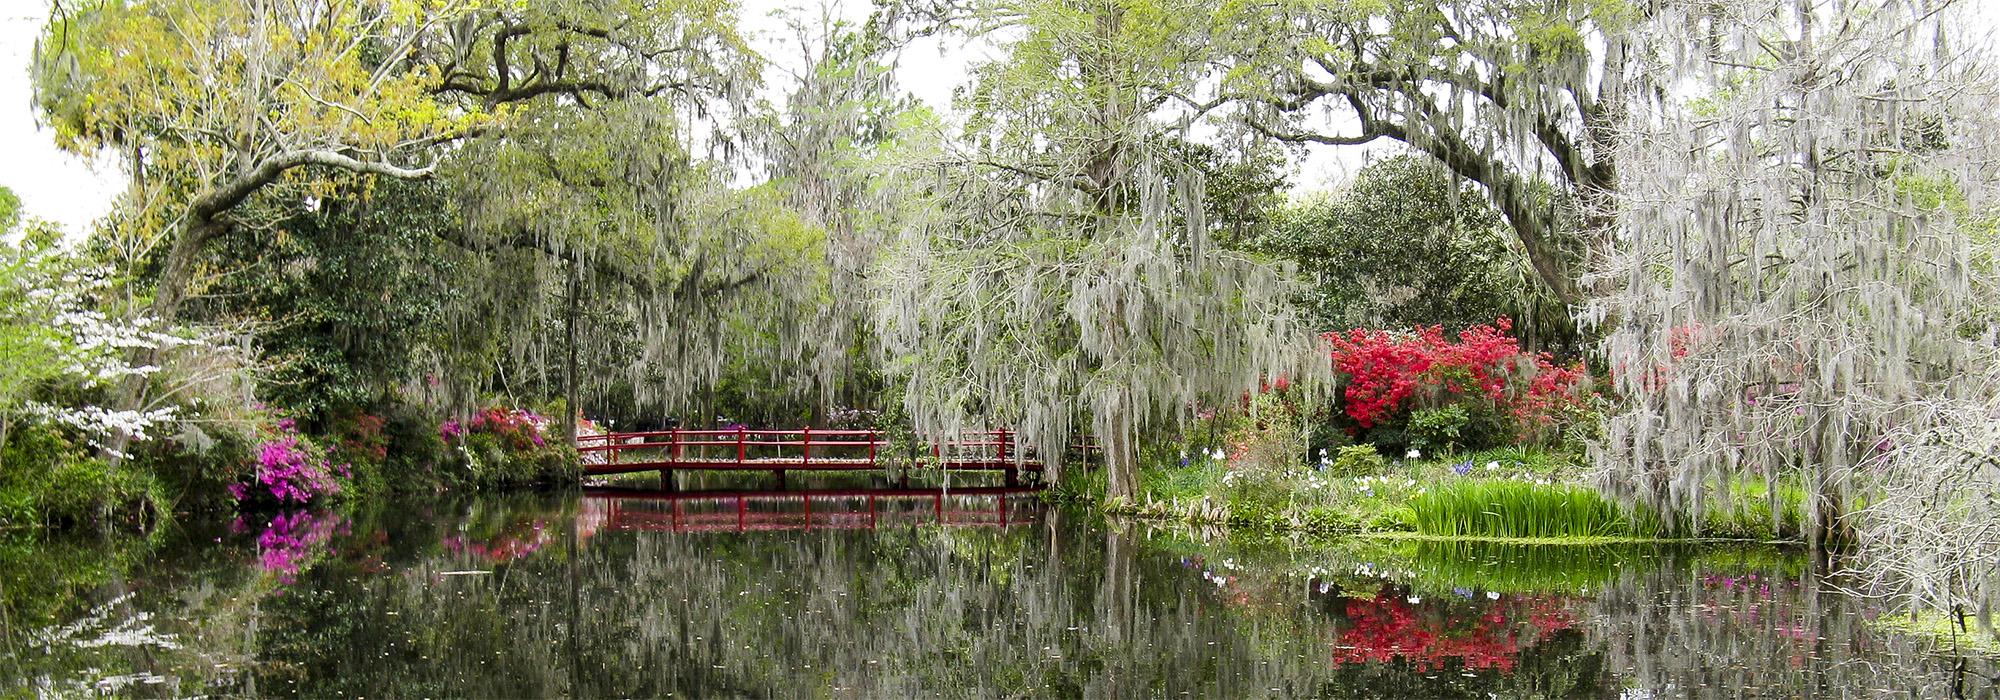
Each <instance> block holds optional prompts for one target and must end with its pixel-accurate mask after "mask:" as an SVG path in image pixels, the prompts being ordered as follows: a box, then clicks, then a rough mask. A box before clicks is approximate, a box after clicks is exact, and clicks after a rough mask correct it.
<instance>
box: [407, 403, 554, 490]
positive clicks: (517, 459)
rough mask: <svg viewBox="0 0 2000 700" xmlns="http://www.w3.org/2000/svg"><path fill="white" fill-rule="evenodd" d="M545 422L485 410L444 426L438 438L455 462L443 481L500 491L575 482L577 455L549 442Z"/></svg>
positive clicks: (522, 413)
mask: <svg viewBox="0 0 2000 700" xmlns="http://www.w3.org/2000/svg"><path fill="white" fill-rule="evenodd" d="M548 424H549V420H548V418H545V417H543V416H542V415H541V414H539V413H536V412H534V411H531V410H528V409H524V408H514V409H506V408H499V407H494V408H488V409H485V410H482V411H479V412H478V413H475V414H473V416H472V417H471V418H470V419H466V420H462V421H461V420H457V419H452V420H447V421H445V422H444V423H443V424H442V425H440V426H439V427H438V437H440V438H441V439H443V441H444V442H445V443H446V444H447V445H448V446H450V447H452V448H455V449H453V450H452V452H453V453H455V455H456V457H455V458H453V459H449V460H447V464H448V465H450V466H452V467H454V468H455V470H454V471H452V472H451V473H449V474H447V475H446V477H447V481H453V482H458V483H463V484H466V485H471V486H498V485H509V484H529V483H560V482H564V481H573V480H575V479H577V478H578V475H579V474H580V471H581V462H580V460H579V459H578V457H577V452H576V450H575V449H573V448H571V447H570V446H569V445H563V444H559V443H557V442H553V441H550V440H549V439H548V436H547V431H548Z"/></svg>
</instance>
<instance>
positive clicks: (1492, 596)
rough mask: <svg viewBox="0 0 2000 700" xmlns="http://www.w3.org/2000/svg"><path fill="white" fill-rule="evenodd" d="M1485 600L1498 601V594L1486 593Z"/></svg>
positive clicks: (1493, 592)
mask: <svg viewBox="0 0 2000 700" xmlns="http://www.w3.org/2000/svg"><path fill="white" fill-rule="evenodd" d="M1486 599H1487V600H1499V599H1500V594H1499V593H1498V592H1496V591H1487V592H1486Z"/></svg>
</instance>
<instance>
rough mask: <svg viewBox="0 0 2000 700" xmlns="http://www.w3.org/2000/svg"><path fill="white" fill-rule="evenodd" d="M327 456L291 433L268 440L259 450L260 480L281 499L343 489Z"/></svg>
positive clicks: (296, 500)
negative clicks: (332, 472) (314, 452)
mask: <svg viewBox="0 0 2000 700" xmlns="http://www.w3.org/2000/svg"><path fill="white" fill-rule="evenodd" d="M331 466H332V465H330V464H328V463H327V460H326V458H325V457H324V456H321V455H317V454H313V450H311V449H310V448H308V447H307V446H305V445H302V444H301V443H300V442H299V438H298V436H296V435H287V436H284V437H281V438H278V439H275V440H271V441H267V442H265V443H264V444H263V445H262V446H261V447H260V448H259V449H258V453H257V482H258V483H260V484H263V485H264V487H265V488H267V489H270V491H271V495H272V496H274V497H276V498H277V499H278V501H279V502H281V503H306V502H309V501H311V500H312V499H313V497H314V496H317V495H320V494H330V493H339V492H340V483H339V482H337V481H334V480H333V478H332V476H331V474H330V473H329V472H331V471H332V468H331Z"/></svg>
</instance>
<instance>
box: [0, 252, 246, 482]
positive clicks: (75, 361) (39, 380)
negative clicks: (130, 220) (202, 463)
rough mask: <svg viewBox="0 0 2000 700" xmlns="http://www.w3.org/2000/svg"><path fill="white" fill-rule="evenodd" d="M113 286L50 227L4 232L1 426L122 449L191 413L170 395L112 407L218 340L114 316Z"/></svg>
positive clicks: (0, 280) (0, 289)
mask: <svg viewBox="0 0 2000 700" xmlns="http://www.w3.org/2000/svg"><path fill="white" fill-rule="evenodd" d="M113 285H114V282H113V280H112V279H111V277H110V274H109V272H108V270H107V268H104V267H101V266H97V265H92V264H90V262H89V261H88V260H86V259H85V258H83V257H82V256H80V255H78V254H76V252H75V251H72V250H69V249H67V248H65V247H64V246H63V245H61V244H60V243H59V242H58V240H57V239H56V235H55V232H54V231H51V230H49V229H48V228H47V227H46V226H43V225H39V224H30V225H29V227H28V230H26V231H24V232H21V233H18V234H15V235H12V236H8V237H5V238H0V424H4V425H5V426H12V425H19V424H22V423H45V424H53V425H58V426H62V427H65V428H67V429H69V430H71V431H74V432H75V433H76V434H77V435H79V436H81V437H82V438H83V439H84V440H86V441H88V442H89V443H90V444H92V445H94V446H96V447H98V448H101V449H104V450H107V451H114V452H115V448H117V447H121V446H124V445H127V444H129V443H134V442H144V441H147V440H151V439H155V438H157V437H159V436H161V435H162V434H164V433H166V432H167V431H168V428H169V427H170V426H173V425H175V424H176V423H177V421H178V420H179V419H181V418H183V417H184V414H185V411H186V409H185V408H184V407H183V406H181V405H178V403H179V402H178V398H177V396H176V395H171V394H169V395H163V396H161V397H158V398H155V399H153V400H152V401H150V402H148V403H146V404H144V405H140V406H136V407H129V408H120V407H112V406H107V405H106V404H109V403H111V401H110V400H109V398H110V397H111V396H113V395H114V394H116V393H117V391H118V389H119V388H120V387H121V386H122V385H124V384H125V383H127V382H130V381H132V380H134V379H135V378H141V377H148V376H151V375H154V374H157V373H159V372H161V367H160V363H162V362H163V361H164V360H166V359H167V358H171V357H174V356H175V355H177V354H179V353H180V352H181V351H184V350H186V349H190V348H201V347H208V346H209V345H210V343H209V342H208V341H207V340H204V339H203V338H201V337H199V336H198V335H196V334H195V333H194V332H192V331H189V330H186V329H169V328H164V327H162V326H161V324H159V323H158V322H157V321H155V320H154V319H151V318H147V317H143V316H141V317H136V318H130V319H126V318H121V317H120V316H119V315H117V314H115V313H110V312H107V311H106V300H107V299H110V298H112V292H113ZM140 358H144V359H143V361H141V360H140ZM4 438H5V431H4V430H0V441H4Z"/></svg>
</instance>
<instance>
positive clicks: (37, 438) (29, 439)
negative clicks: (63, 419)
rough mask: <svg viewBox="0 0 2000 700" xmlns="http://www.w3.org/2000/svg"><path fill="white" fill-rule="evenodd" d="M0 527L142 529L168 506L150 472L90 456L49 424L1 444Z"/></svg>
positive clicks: (11, 433) (24, 430) (17, 431)
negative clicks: (135, 527)
mask: <svg viewBox="0 0 2000 700" xmlns="http://www.w3.org/2000/svg"><path fill="white" fill-rule="evenodd" d="M0 463H4V464H6V465H7V468H6V469H5V470H4V471H0V530H5V529H15V528H22V529H39V528H44V527H83V528H104V527H108V526H111V525H114V524H130V525H136V526H138V527H140V528H142V529H143V528H145V527H148V526H150V525H151V524H153V523H154V522H156V520H157V518H158V517H159V515H160V514H161V513H164V512H166V511H167V510H168V508H167V506H166V503H167V499H166V497H165V495H164V493H165V491H166V490H165V488H163V487H162V486H161V485H160V483H159V481H158V480H157V479H155V478H154V477H153V475H152V472H151V471H150V470H148V469H146V468H144V467H143V466H139V465H134V464H130V463H127V464H118V465H114V464H111V463H108V462H105V461H104V460H101V459H97V458H95V457H93V456H91V454H90V451H89V448H88V447H87V446H85V445H83V444H80V443H77V442H73V441H71V440H70V439H69V438H67V437H65V436H64V435H63V434H62V433H61V432H60V431H58V430H57V429H55V428H53V427H51V426H47V425H27V426H21V427H18V428H16V429H14V430H11V431H9V433H8V435H7V443H6V444H5V445H4V446H0Z"/></svg>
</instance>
